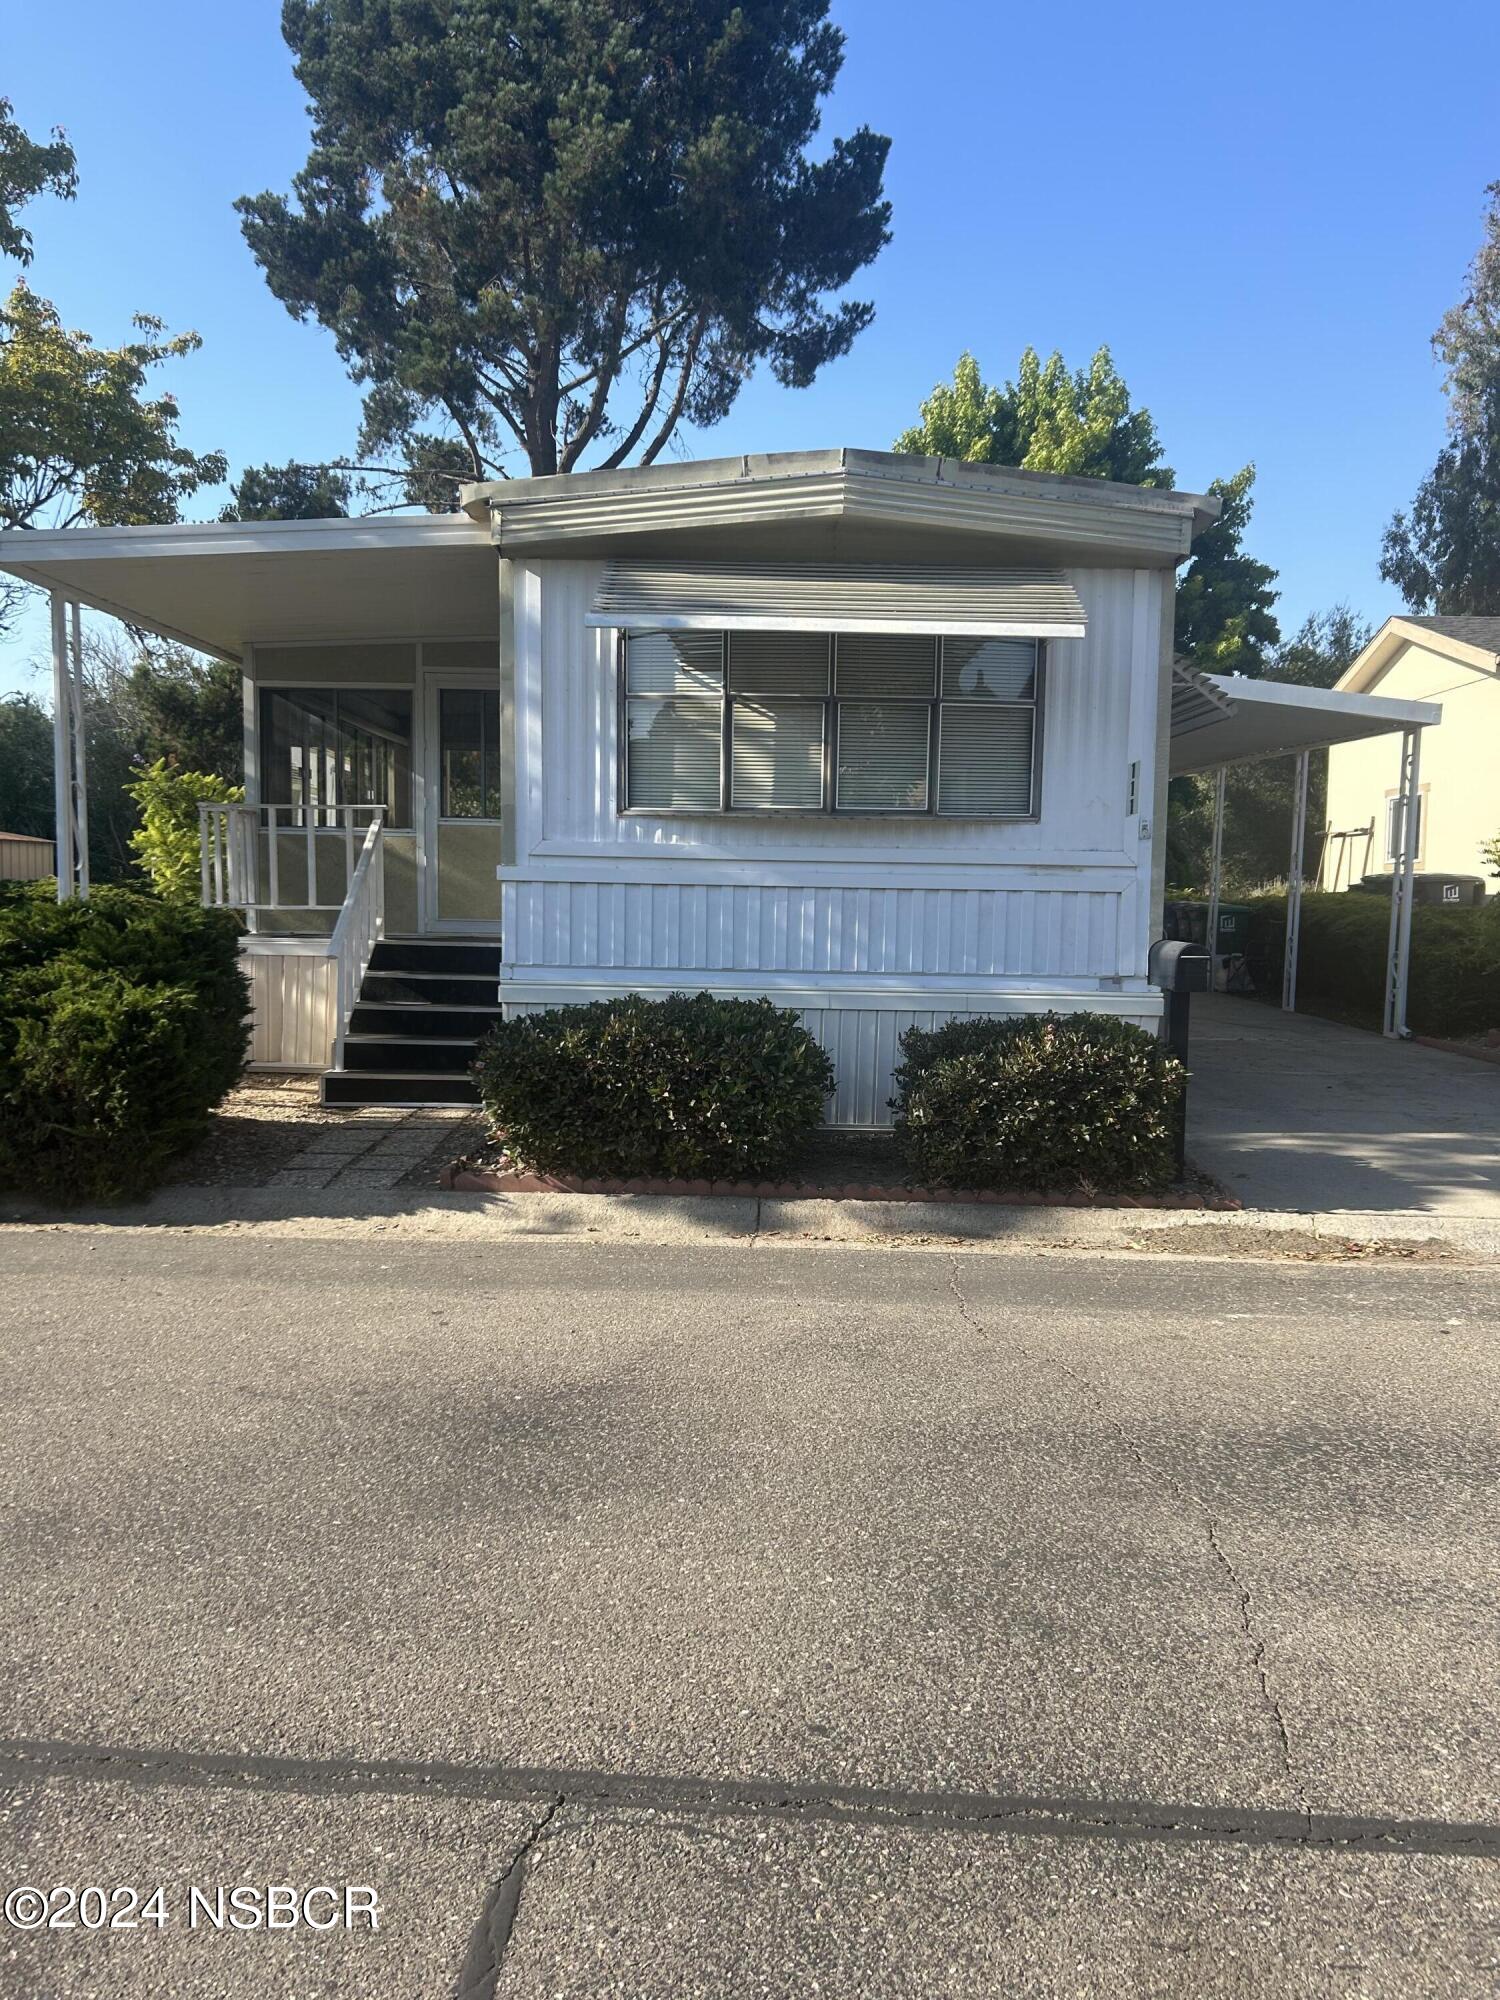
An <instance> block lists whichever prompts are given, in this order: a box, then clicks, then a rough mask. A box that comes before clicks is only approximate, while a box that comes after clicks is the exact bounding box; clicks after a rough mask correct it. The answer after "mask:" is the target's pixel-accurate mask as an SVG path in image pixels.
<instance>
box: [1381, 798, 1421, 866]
mask: <svg viewBox="0 0 1500 2000" xmlns="http://www.w3.org/2000/svg"><path fill="white" fill-rule="evenodd" d="M1401 804H1402V801H1401V799H1400V797H1399V796H1398V797H1396V798H1393V799H1387V800H1386V802H1385V858H1386V860H1387V861H1392V862H1395V861H1399V860H1400V859H1401ZM1411 849H1412V853H1413V854H1414V855H1416V854H1420V853H1421V852H1422V799H1421V794H1420V793H1419V794H1418V795H1417V797H1416V798H1414V799H1413V800H1412V843H1411Z"/></svg>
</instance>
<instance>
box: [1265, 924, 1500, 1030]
mask: <svg viewBox="0 0 1500 2000" xmlns="http://www.w3.org/2000/svg"><path fill="white" fill-rule="evenodd" d="M1390 924H1391V905H1390V899H1389V897H1388V896H1382V895H1374V894H1371V893H1368V892H1366V891H1364V890H1359V889H1351V890H1347V891H1345V892H1342V893H1339V894H1328V893H1323V894H1320V895H1304V897H1303V899H1302V937H1301V943H1300V946H1299V949H1298V953H1297V1004H1298V1006H1299V1007H1300V1006H1303V1005H1306V1006H1308V1007H1309V1008H1311V1009H1312V1010H1313V1011H1314V1012H1317V1011H1320V1010H1321V1011H1325V1012H1327V1013H1330V1014H1333V1015H1335V1016H1336V1017H1337V1018H1338V1019H1340V1020H1345V1021H1353V1022H1358V1023H1359V1024H1361V1025H1363V1026H1367V1027H1371V1028H1378V1027H1379V1026H1380V1025H1381V1021H1382V1018H1383V1015H1384V1009H1385V975H1386V955H1387V952H1388V950H1389V945H1390ZM1245 956H1246V958H1247V960H1248V962H1249V967H1250V974H1251V977H1252V978H1253V979H1254V981H1255V987H1256V991H1257V992H1258V993H1260V994H1261V995H1262V996H1264V997H1268V998H1279V997H1280V994H1281V971H1282V965H1283V963H1284V961H1285V957H1286V898H1285V897H1284V896H1257V897H1255V898H1254V899H1253V900H1252V901H1251V902H1250V936H1249V940H1248V950H1247V951H1246V954H1245ZM1406 1013H1407V1020H1408V1022H1409V1023H1410V1026H1411V1029H1412V1032H1413V1034H1417V1035H1441V1036H1449V1037H1452V1038H1454V1039H1461V1038H1462V1037H1464V1036H1465V1035H1475V1034H1483V1033H1484V1032H1485V1030H1486V1029H1489V1028H1500V897H1493V898H1490V899H1488V900H1486V901H1485V902H1483V903H1480V904H1477V905H1475V906H1472V907H1469V908H1462V909H1444V908H1443V907H1442V905H1441V904H1436V903H1417V904H1415V905H1413V908H1412V913H1411V973H1410V977H1409V979H1408V981H1407V993H1406Z"/></svg>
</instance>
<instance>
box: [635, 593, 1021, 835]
mask: <svg viewBox="0 0 1500 2000" xmlns="http://www.w3.org/2000/svg"><path fill="white" fill-rule="evenodd" d="M623 679H624V688H623V718H622V719H623V725H624V729H623V737H624V750H623V755H622V760H621V762H622V772H621V777H622V785H623V798H624V809H625V810H626V811H629V812H690V813H702V812H799V813H809V812H814V813H821V812H839V813H894V814H914V813H920V814H927V815H939V816H945V817H949V818H988V819H1024V818H1029V817H1030V816H1031V815H1032V814H1033V813H1034V812H1035V810H1036V796H1037V760H1038V754H1039V750H1040V743H1039V736H1038V729H1037V714H1038V707H1039V703H1040V698H1041V682H1042V653H1041V645H1040V642H1039V641H1038V640H1036V639H984V638H967V639H953V638H938V637H936V636H926V635H912V636H908V635H905V634H888V633H878V634H874V633H852V634H830V633H821V632H704V631H680V632H678V631H632V632H630V633H628V634H627V635H626V637H625V640H624V676H623Z"/></svg>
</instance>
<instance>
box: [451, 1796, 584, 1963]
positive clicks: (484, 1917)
mask: <svg viewBox="0 0 1500 2000" xmlns="http://www.w3.org/2000/svg"><path fill="white" fill-rule="evenodd" d="M562 1806H563V1800H562V1796H561V1794H559V1795H558V1796H557V1797H556V1798H554V1799H550V1800H549V1801H548V1803H547V1808H546V1811H545V1812H543V1813H542V1815H541V1816H540V1818H539V1819H537V1820H536V1822H535V1824H534V1825H533V1826H532V1827H531V1829H530V1831H529V1832H528V1833H527V1835H526V1838H525V1839H524V1840H523V1841H522V1842H521V1844H520V1846H519V1847H517V1849H516V1851H515V1853H514V1854H513V1855H512V1856H511V1857H510V1859H509V1861H507V1862H506V1864H505V1866H504V1867H503V1868H502V1869H501V1871H500V1873H499V1874H498V1875H497V1876H496V1877H495V1880H494V1882H493V1883H492V1884H491V1886H490V1892H489V1894H488V1895H487V1896H486V1897H485V1899H484V1908H483V1909H482V1910H481V1911H480V1913H479V1921H478V1923H476V1924H475V1926H474V1930H473V1933H472V1935H471V1936H470V1938H469V1948H468V1950H467V1951H466V1952H465V1954H464V1962H463V1964H462V1966H461V1967H460V1968H459V1974H458V1982H457V1984H456V1986H455V1988H454V2000H493V1996H494V1992H495V1988H496V1987H497V1986H498V1984H499V1982H500V1965H501V1961H502V1960H503V1959H504V1957H505V1948H506V1946H507V1945H508V1944H509V1943H510V1936H511V1932H512V1931H513V1930H514V1928H515V1922H516V1912H517V1910H518V1909H519V1908H520V1907H521V1891H522V1889H523V1888H524V1887H525V1884H526V1864H527V1862H528V1861H529V1860H530V1859H531V1856H532V1853H533V1851H534V1850H535V1848H536V1845H537V1842H538V1841H539V1840H541V1839H542V1838H543V1837H544V1835H545V1834H546V1832H547V1829H548V1827H549V1826H551V1824H552V1822H553V1820H554V1819H556V1817H557V1815H558V1814H559V1813H560V1812H561V1811H562Z"/></svg>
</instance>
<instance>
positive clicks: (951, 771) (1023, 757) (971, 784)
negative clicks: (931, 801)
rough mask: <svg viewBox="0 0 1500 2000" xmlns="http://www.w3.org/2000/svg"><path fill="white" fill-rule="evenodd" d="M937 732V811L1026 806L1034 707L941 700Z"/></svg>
mask: <svg viewBox="0 0 1500 2000" xmlns="http://www.w3.org/2000/svg"><path fill="white" fill-rule="evenodd" d="M938 727H939V737H938V811H939V812H940V813H969V814H985V813H1010V814H1020V813H1028V812H1030V811H1031V782H1032V748H1033V743H1034V731H1035V728H1036V711H1035V710H1034V709H1031V708H1009V707H1005V706H1002V705H999V704H997V705H996V706H995V707H993V708H986V707H983V706H982V705H981V704H980V703H978V702H973V703H969V702H964V703H962V704H960V705H958V706H954V705H953V704H952V703H950V702H944V703H943V705H942V709H941V711H940V720H939V725H938Z"/></svg>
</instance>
